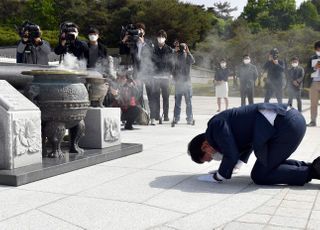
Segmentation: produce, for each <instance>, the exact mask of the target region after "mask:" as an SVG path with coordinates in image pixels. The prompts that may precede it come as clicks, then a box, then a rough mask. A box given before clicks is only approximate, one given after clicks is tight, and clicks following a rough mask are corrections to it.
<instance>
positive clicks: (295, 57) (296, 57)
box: [291, 56, 299, 61]
mask: <svg viewBox="0 0 320 230" xmlns="http://www.w3.org/2000/svg"><path fill="white" fill-rule="evenodd" d="M291 61H299V58H298V56H293V57H292V58H291Z"/></svg>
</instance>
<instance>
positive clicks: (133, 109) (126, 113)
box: [121, 106, 139, 126]
mask: <svg viewBox="0 0 320 230" xmlns="http://www.w3.org/2000/svg"><path fill="white" fill-rule="evenodd" d="M138 116H139V108H138V107H137V106H129V107H128V108H127V109H122V113H121V120H122V121H125V122H126V126H132V124H133V122H134V121H135V120H136V119H137V118H138Z"/></svg>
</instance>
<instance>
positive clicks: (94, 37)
mask: <svg viewBox="0 0 320 230" xmlns="http://www.w3.org/2000/svg"><path fill="white" fill-rule="evenodd" d="M89 40H90V41H92V42H95V41H97V40H98V35H97V34H90V35H89Z"/></svg>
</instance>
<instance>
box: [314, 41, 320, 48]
mask: <svg viewBox="0 0 320 230" xmlns="http://www.w3.org/2000/svg"><path fill="white" fill-rule="evenodd" d="M318 48H320V41H317V42H316V43H314V49H315V50H316V49H318Z"/></svg>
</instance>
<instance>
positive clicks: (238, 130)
mask: <svg viewBox="0 0 320 230" xmlns="http://www.w3.org/2000/svg"><path fill="white" fill-rule="evenodd" d="M261 109H268V110H273V111H275V112H276V113H277V114H278V116H279V115H280V116H285V114H286V109H287V105H284V104H269V103H260V104H253V105H248V106H244V107H240V108H234V109H229V110H226V111H223V112H221V113H219V114H218V115H215V116H214V117H213V118H211V120H210V121H209V122H208V128H207V130H206V139H207V140H208V142H209V144H210V145H211V146H212V147H213V148H214V149H216V150H217V151H219V152H220V153H221V154H222V155H223V159H222V161H221V164H220V167H219V174H220V175H221V176H223V177H224V178H226V179H230V178H231V174H232V170H233V168H234V166H235V165H236V163H237V162H238V160H242V161H243V162H247V161H248V158H249V156H250V154H251V152H252V150H254V153H255V155H256V157H257V160H258V161H259V162H261V163H262V164H263V165H267V164H268V161H267V155H268V141H270V138H271V137H272V136H273V135H275V134H276V132H277V130H276V129H275V128H274V126H272V125H271V124H270V123H269V122H268V121H267V119H266V118H265V117H264V116H263V115H262V114H261V113H260V112H259V110H261Z"/></svg>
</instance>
